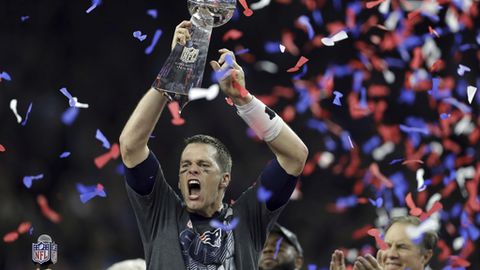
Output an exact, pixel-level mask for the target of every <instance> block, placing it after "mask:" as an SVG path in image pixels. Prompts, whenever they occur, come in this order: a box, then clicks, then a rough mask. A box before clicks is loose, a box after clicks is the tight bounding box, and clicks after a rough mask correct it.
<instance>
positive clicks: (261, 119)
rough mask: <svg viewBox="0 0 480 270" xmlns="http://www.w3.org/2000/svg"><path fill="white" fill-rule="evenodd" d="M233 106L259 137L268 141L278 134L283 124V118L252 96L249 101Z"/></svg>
mask: <svg viewBox="0 0 480 270" xmlns="http://www.w3.org/2000/svg"><path fill="white" fill-rule="evenodd" d="M235 107H237V113H238V115H240V117H241V118H242V119H243V120H244V121H245V122H246V123H247V125H248V126H250V127H251V128H252V129H253V131H255V134H257V136H258V137H259V138H260V139H262V140H264V141H266V142H270V141H272V140H273V139H275V138H276V137H277V136H278V134H280V131H281V130H282V128H283V125H284V122H283V119H282V118H281V117H280V116H278V115H277V114H276V113H275V112H274V111H273V110H272V109H270V108H269V107H267V105H265V104H263V102H261V101H260V100H258V99H256V98H255V97H253V99H252V100H251V101H250V102H249V103H247V104H245V105H242V106H239V105H235Z"/></svg>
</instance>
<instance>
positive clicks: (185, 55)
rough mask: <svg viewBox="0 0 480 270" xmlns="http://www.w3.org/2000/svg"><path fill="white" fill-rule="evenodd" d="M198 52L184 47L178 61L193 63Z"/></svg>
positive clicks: (192, 48)
mask: <svg viewBox="0 0 480 270" xmlns="http://www.w3.org/2000/svg"><path fill="white" fill-rule="evenodd" d="M198 51H199V50H198V49H195V48H194V47H190V48H189V47H185V48H183V51H182V55H181V56H180V60H182V62H185V63H195V61H197V57H198Z"/></svg>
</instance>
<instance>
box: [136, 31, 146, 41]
mask: <svg viewBox="0 0 480 270" xmlns="http://www.w3.org/2000/svg"><path fill="white" fill-rule="evenodd" d="M133 37H134V38H136V39H138V40H140V41H144V40H145V39H146V38H147V35H142V32H141V31H135V32H133Z"/></svg>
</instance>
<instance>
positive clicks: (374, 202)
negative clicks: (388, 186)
mask: <svg viewBox="0 0 480 270" xmlns="http://www.w3.org/2000/svg"><path fill="white" fill-rule="evenodd" d="M368 200H369V201H370V203H371V204H372V205H373V206H376V207H377V208H381V207H382V206H383V199H382V197H378V198H377V199H375V200H372V199H368Z"/></svg>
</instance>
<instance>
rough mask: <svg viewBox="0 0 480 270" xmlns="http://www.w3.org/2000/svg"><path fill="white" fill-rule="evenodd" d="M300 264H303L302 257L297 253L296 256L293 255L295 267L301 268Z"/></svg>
mask: <svg viewBox="0 0 480 270" xmlns="http://www.w3.org/2000/svg"><path fill="white" fill-rule="evenodd" d="M302 266H303V257H302V256H300V255H297V257H295V269H298V270H300V269H302Z"/></svg>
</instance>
